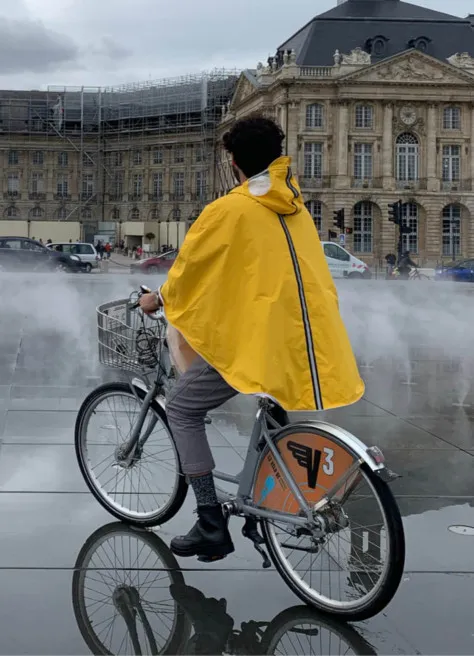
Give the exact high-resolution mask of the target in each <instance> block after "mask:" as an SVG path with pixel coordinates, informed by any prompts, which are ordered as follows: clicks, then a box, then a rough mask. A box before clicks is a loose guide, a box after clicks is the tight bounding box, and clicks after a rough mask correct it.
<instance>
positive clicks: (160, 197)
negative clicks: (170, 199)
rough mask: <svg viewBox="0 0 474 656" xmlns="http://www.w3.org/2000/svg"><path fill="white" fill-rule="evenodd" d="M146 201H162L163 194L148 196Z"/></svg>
mask: <svg viewBox="0 0 474 656" xmlns="http://www.w3.org/2000/svg"><path fill="white" fill-rule="evenodd" d="M148 200H155V201H156V200H163V194H162V193H159V194H149V196H148Z"/></svg>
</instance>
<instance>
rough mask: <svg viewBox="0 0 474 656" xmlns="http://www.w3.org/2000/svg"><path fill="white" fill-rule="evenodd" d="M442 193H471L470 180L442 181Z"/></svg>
mask: <svg viewBox="0 0 474 656" xmlns="http://www.w3.org/2000/svg"><path fill="white" fill-rule="evenodd" d="M441 189H442V190H443V191H472V181H471V180H442V182H441Z"/></svg>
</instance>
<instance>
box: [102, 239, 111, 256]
mask: <svg viewBox="0 0 474 656" xmlns="http://www.w3.org/2000/svg"><path fill="white" fill-rule="evenodd" d="M104 250H105V257H106V258H107V260H110V253H111V252H112V246H111V245H110V241H108V242H107V243H106V244H105V247H104Z"/></svg>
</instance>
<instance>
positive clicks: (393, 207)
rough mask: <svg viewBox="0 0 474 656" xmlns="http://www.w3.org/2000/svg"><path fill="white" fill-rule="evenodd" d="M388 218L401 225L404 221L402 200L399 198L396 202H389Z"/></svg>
mask: <svg viewBox="0 0 474 656" xmlns="http://www.w3.org/2000/svg"><path fill="white" fill-rule="evenodd" d="M388 220H389V221H391V222H392V223H395V225H401V222H402V201H401V200H397V202H396V203H389V205H388Z"/></svg>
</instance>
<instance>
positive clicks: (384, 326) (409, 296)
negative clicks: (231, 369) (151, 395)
mask: <svg viewBox="0 0 474 656" xmlns="http://www.w3.org/2000/svg"><path fill="white" fill-rule="evenodd" d="M162 280H163V279H160V278H154V279H153V280H148V279H147V280H146V282H147V283H148V284H151V285H152V286H158V284H160V282H162ZM140 282H142V281H141V279H140V280H139V279H138V278H136V277H133V276H128V275H123V274H122V275H120V274H117V275H101V274H92V275H89V276H86V275H64V276H61V275H52V274H41V275H34V276H21V275H20V276H19V275H8V274H2V277H1V280H0V303H1V307H2V310H1V313H0V335H1V347H0V358H1V364H3V365H4V367H3V368H2V372H4V373H3V376H4V377H6V378H5V379H4V380H2V381H0V384H2V385H9V384H21V385H25V384H28V385H41V384H44V385H58V386H60V385H63V386H64V385H65V386H68V385H71V386H75V385H79V386H87V385H93V384H94V383H95V384H98V382H99V379H100V377H101V376H102V375H103V372H102V370H101V368H100V367H99V365H98V360H97V331H96V314H95V308H96V306H97V305H99V304H100V303H103V302H107V301H110V300H112V299H120V298H125V297H127V296H128V295H129V294H130V293H131V292H132V291H133V290H134V289H136V287H137V286H138V285H139V283H140ZM338 290H339V295H340V308H341V312H342V315H343V318H344V321H345V323H346V326H347V330H348V332H349V335H350V338H351V342H352V344H353V348H354V351H355V353H356V357H357V360H358V362H359V365H360V371H361V375H362V377H363V378H364V380H365V381H366V385H367V391H366V398H367V399H369V400H370V401H372V402H374V403H376V404H380V405H381V406H382V407H384V408H386V409H393V410H397V411H403V410H404V409H405V410H406V412H407V414H409V413H410V412H411V411H412V410H413V403H414V402H415V401H416V402H417V403H418V404H419V403H421V402H422V405H423V409H424V410H426V408H428V409H429V408H432V409H433V411H434V410H436V411H437V412H442V409H443V407H446V408H448V407H449V409H450V412H452V411H453V408H456V407H457V408H459V409H460V410H462V409H464V410H466V411H467V410H468V409H469V407H470V406H471V404H473V403H474V398H473V390H472V386H471V380H472V378H473V374H474V353H473V349H472V337H471V334H472V326H473V325H474V306H473V304H472V299H473V298H474V297H473V296H472V292H471V288H470V287H469V286H465V285H462V284H452V283H435V282H432V281H430V282H414V281H408V282H404V281H393V282H385V281H370V282H369V281H340V283H339V284H338ZM473 291H474V290H473ZM5 367H6V368H5ZM421 397H422V399H421Z"/></svg>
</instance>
